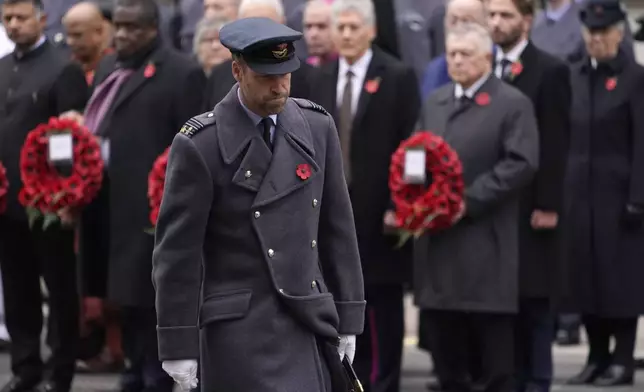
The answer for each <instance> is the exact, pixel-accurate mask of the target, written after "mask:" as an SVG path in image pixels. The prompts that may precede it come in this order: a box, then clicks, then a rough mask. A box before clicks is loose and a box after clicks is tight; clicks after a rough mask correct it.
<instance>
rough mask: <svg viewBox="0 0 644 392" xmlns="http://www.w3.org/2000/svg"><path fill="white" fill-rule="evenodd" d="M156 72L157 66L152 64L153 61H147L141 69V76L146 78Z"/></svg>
mask: <svg viewBox="0 0 644 392" xmlns="http://www.w3.org/2000/svg"><path fill="white" fill-rule="evenodd" d="M156 72H157V68H156V67H155V66H154V64H153V63H149V64H148V65H146V66H145V69H144V70H143V76H145V77H146V78H151V77H153V76H154V74H155V73H156Z"/></svg>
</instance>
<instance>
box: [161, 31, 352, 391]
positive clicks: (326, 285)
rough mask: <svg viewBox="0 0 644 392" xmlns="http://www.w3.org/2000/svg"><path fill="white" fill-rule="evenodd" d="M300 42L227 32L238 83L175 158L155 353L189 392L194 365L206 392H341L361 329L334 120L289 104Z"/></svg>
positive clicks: (284, 35) (165, 215) (307, 106)
mask: <svg viewBox="0 0 644 392" xmlns="http://www.w3.org/2000/svg"><path fill="white" fill-rule="evenodd" d="M300 37H301V34H300V33H298V32H296V31H294V30H291V29H290V28H288V27H286V26H284V25H281V24H279V23H277V22H274V21H272V20H270V19H267V18H245V19H240V20H238V21H235V22H232V23H230V24H228V25H226V26H225V27H224V28H222V30H221V32H220V38H221V42H222V44H223V45H225V46H226V47H228V48H229V49H230V50H231V52H232V53H233V58H234V62H233V65H232V70H233V74H234V76H235V79H236V80H237V81H238V84H236V85H235V86H233V88H232V89H231V91H230V93H229V94H228V96H226V97H225V98H224V99H223V101H221V103H219V104H218V105H217V106H215V108H214V110H213V111H212V112H208V113H205V114H202V115H200V116H197V117H194V118H192V119H191V120H189V121H188V122H187V123H186V125H185V126H184V128H183V129H182V131H181V132H180V133H179V134H178V135H177V136H176V137H175V139H174V141H173V144H172V148H171V150H170V156H169V160H168V170H167V177H166V184H165V192H164V198H163V203H162V205H161V211H160V215H159V220H158V223H157V227H156V246H155V250H154V256H153V265H154V269H153V274H152V275H153V281H154V284H155V287H156V309H157V318H158V337H159V356H160V358H161V359H162V360H163V361H164V363H163V368H164V369H165V370H166V371H167V372H168V374H170V375H171V376H172V377H173V378H174V379H175V381H177V382H178V383H179V384H180V385H181V386H182V388H184V389H189V388H191V387H194V386H195V385H197V382H198V380H197V379H196V370H197V360H199V361H200V363H201V379H202V380H201V381H202V382H201V384H202V390H204V391H230V392H232V391H262V392H302V391H307V392H331V391H338V390H340V389H336V387H337V385H338V384H336V383H337V378H336V377H335V376H336V375H337V374H338V372H337V371H338V369H339V370H340V372H341V371H342V367H341V366H342V365H341V364H340V358H344V357H345V355H346V357H348V359H349V360H352V358H353V355H354V353H355V335H357V334H360V333H361V332H362V329H363V323H364V310H365V301H364V289H363V278H362V271H361V266H360V258H359V254H358V246H357V241H356V234H355V227H354V223H353V213H352V208H351V204H350V201H349V195H348V191H347V186H346V181H345V179H344V175H343V168H342V158H341V156H342V155H341V152H340V143H339V139H338V135H337V131H336V128H335V124H334V122H333V119H332V118H331V116H329V115H328V113H326V111H325V110H324V109H322V108H321V107H319V106H318V105H316V104H314V103H312V102H310V101H306V100H298V99H291V98H288V94H289V89H290V73H291V72H293V71H294V70H296V69H297V68H298V67H299V60H298V59H297V57H296V56H295V50H294V48H293V42H294V41H295V40H297V39H299V38H300ZM338 354H339V355H338ZM345 390H346V389H345Z"/></svg>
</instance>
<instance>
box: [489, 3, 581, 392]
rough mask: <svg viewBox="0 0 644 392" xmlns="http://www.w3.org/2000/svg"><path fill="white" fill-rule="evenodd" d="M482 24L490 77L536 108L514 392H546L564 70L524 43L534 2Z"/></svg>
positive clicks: (566, 90)
mask: <svg viewBox="0 0 644 392" xmlns="http://www.w3.org/2000/svg"><path fill="white" fill-rule="evenodd" d="M488 13H489V17H488V23H489V27H490V30H491V35H492V39H493V40H494V43H495V44H496V45H497V50H496V56H495V59H494V60H495V62H494V71H495V74H496V76H497V77H498V78H500V79H503V80H505V81H506V82H507V83H510V84H511V85H513V86H515V87H517V88H518V89H519V90H521V91H522V92H523V93H524V94H525V95H527V96H528V97H529V98H530V100H531V101H532V104H533V106H534V111H535V116H536V118H537V126H538V130H539V143H540V144H539V145H540V159H539V162H540V165H539V171H538V172H537V174H536V176H535V178H534V181H533V182H532V184H530V186H529V187H527V188H526V189H524V191H523V197H522V199H521V203H520V211H521V213H520V214H519V254H520V261H519V276H520V281H519V284H520V286H519V294H520V300H519V315H518V318H517V320H516V321H517V323H516V326H515V333H516V346H515V348H516V357H515V363H516V373H517V383H518V385H517V389H516V390H517V391H518V392H522V391H527V390H529V391H533V392H548V391H549V390H550V384H551V381H552V367H553V366H552V335H553V329H554V314H553V313H552V312H551V305H552V301H551V299H552V297H553V295H554V294H556V288H557V286H558V285H559V279H558V278H559V277H560V276H561V273H560V272H559V270H560V268H561V263H562V261H563V260H562V257H561V256H562V253H561V250H560V249H561V230H560V229H559V227H560V225H559V224H558V220H559V216H560V215H561V206H562V202H563V173H564V170H565V161H566V154H567V145H568V138H569V132H570V104H571V99H572V98H571V91H570V76H569V70H568V66H567V65H566V64H565V63H564V62H563V61H562V60H559V59H557V58H556V57H554V56H552V55H549V54H547V53H546V52H543V51H541V50H540V49H538V48H537V47H536V46H534V45H533V44H532V42H531V41H530V40H529V39H528V35H529V32H530V27H531V24H532V18H533V16H534V2H533V1H531V0H490V1H489V3H488Z"/></svg>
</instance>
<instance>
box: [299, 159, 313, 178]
mask: <svg viewBox="0 0 644 392" xmlns="http://www.w3.org/2000/svg"><path fill="white" fill-rule="evenodd" d="M295 174H297V176H298V177H300V179H301V180H307V179H308V178H309V177H311V166H309V164H308V163H301V164H299V165H297V169H296V170H295Z"/></svg>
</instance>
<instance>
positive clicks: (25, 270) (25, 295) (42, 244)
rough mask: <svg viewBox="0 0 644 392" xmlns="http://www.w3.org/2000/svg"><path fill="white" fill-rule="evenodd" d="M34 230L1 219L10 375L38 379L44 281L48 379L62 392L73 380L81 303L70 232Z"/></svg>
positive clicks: (38, 227)
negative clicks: (43, 282) (9, 342)
mask: <svg viewBox="0 0 644 392" xmlns="http://www.w3.org/2000/svg"><path fill="white" fill-rule="evenodd" d="M41 227H42V221H36V222H35V224H34V227H33V230H30V229H29V227H28V225H27V222H17V221H12V220H9V219H8V218H4V217H3V218H0V266H1V268H2V282H3V287H4V301H5V313H6V324H7V329H8V331H9V335H10V336H11V370H12V372H13V373H14V375H16V376H20V377H23V378H26V379H34V380H35V379H41V378H42V377H43V373H44V366H43V362H42V359H41V353H40V343H41V342H40V336H41V332H42V328H43V313H42V305H43V297H42V291H41V286H40V277H41V276H42V277H43V278H44V280H45V284H46V286H47V291H48V293H49V318H48V326H47V344H48V345H49V347H50V348H51V350H52V356H51V358H50V360H49V363H48V366H47V367H48V372H46V374H44V376H46V378H48V379H50V380H52V381H54V382H56V383H57V384H58V385H59V386H60V387H61V388H63V389H66V388H69V386H70V385H71V382H72V379H73V377H74V368H75V361H76V350H77V347H78V340H79V331H78V329H79V318H78V317H79V316H78V314H79V302H80V300H79V298H78V288H77V280H76V274H77V271H76V260H75V255H74V232H73V231H72V230H66V229H61V228H60V226H59V225H58V224H57V223H55V224H53V225H51V226H50V227H49V228H47V230H46V231H43V230H42V229H41Z"/></svg>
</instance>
